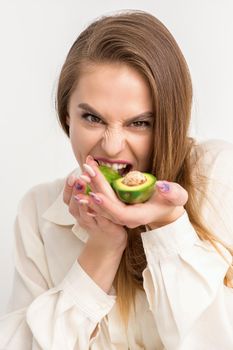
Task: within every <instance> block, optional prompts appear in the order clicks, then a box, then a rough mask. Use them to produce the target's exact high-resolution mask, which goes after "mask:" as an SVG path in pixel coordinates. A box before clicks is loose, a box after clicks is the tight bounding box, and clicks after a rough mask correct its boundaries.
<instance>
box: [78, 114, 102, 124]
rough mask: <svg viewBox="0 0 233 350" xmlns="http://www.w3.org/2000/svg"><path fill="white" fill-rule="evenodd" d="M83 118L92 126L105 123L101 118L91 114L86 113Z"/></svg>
mask: <svg viewBox="0 0 233 350" xmlns="http://www.w3.org/2000/svg"><path fill="white" fill-rule="evenodd" d="M81 117H82V119H85V120H86V121H88V122H89V123H91V124H103V121H102V120H101V119H100V118H99V117H97V116H96V115H94V114H91V113H84V114H82V116H81Z"/></svg>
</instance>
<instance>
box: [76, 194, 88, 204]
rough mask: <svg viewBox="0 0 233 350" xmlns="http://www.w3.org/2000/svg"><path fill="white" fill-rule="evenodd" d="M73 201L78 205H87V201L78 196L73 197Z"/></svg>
mask: <svg viewBox="0 0 233 350" xmlns="http://www.w3.org/2000/svg"><path fill="white" fill-rule="evenodd" d="M74 199H75V200H76V201H77V202H79V203H80V204H88V200H87V199H83V198H81V197H80V196H79V195H76V196H74Z"/></svg>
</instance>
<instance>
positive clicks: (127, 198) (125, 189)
mask: <svg viewBox="0 0 233 350" xmlns="http://www.w3.org/2000/svg"><path fill="white" fill-rule="evenodd" d="M142 174H143V175H144V177H145V178H146V181H145V182H144V183H143V184H140V185H134V186H132V185H131V186H128V185H125V184H124V183H123V181H124V177H121V178H119V179H117V180H115V181H113V183H112V187H113V189H114V191H115V192H116V194H117V196H118V197H119V199H120V200H121V201H122V202H125V203H129V204H136V203H143V202H146V201H147V200H148V199H149V198H150V197H151V195H152V193H153V192H154V185H155V183H156V177H155V176H154V175H152V174H149V173H142Z"/></svg>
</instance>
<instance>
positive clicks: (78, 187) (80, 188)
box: [75, 182, 84, 191]
mask: <svg viewBox="0 0 233 350" xmlns="http://www.w3.org/2000/svg"><path fill="white" fill-rule="evenodd" d="M75 188H76V190H77V191H82V190H83V188H84V186H83V185H81V184H80V183H79V182H78V183H76V185H75Z"/></svg>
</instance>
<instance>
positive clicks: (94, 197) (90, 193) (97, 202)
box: [89, 192, 103, 204]
mask: <svg viewBox="0 0 233 350" xmlns="http://www.w3.org/2000/svg"><path fill="white" fill-rule="evenodd" d="M89 195H90V196H91V197H92V198H93V200H94V202H95V203H96V204H101V203H102V202H103V201H102V199H101V198H100V197H98V196H97V195H96V194H95V193H93V192H89Z"/></svg>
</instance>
